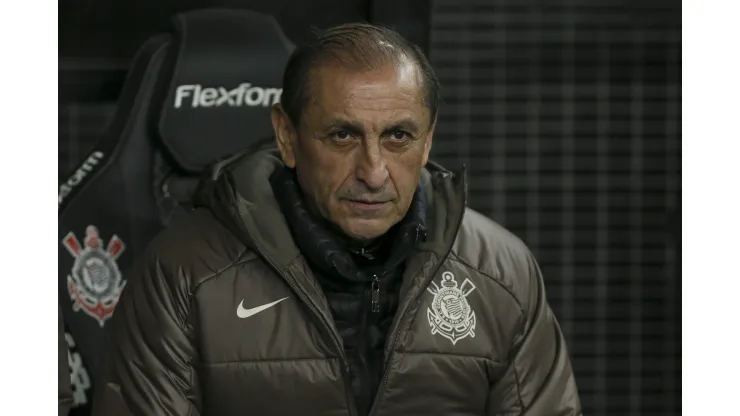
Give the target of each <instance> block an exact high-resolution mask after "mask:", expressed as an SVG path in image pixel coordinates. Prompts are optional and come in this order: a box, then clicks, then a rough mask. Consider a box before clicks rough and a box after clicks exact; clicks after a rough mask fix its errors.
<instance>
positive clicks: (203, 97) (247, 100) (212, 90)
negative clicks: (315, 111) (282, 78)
mask: <svg viewBox="0 0 740 416" xmlns="http://www.w3.org/2000/svg"><path fill="white" fill-rule="evenodd" d="M282 93H283V89H282V88H263V87H258V86H256V85H252V84H250V83H248V82H244V83H241V84H239V86H238V87H236V88H226V87H203V86H202V85H200V84H195V85H180V86H178V87H177V89H175V108H180V107H189V108H196V107H206V108H208V107H269V106H271V105H273V104H275V103H277V102H279V101H280V95H281V94H282Z"/></svg>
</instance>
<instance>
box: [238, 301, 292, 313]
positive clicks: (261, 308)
mask: <svg viewBox="0 0 740 416" xmlns="http://www.w3.org/2000/svg"><path fill="white" fill-rule="evenodd" d="M285 299H288V298H282V299H278V300H276V301H275V302H271V303H268V304H266V305H261V306H257V307H256V308H251V309H245V308H244V306H242V305H243V304H244V301H243V300H242V301H241V302H240V303H239V306H238V307H237V308H236V316H238V317H240V318H249V317H250V316H252V315H257V314H258V313H260V312H262V311H264V310H266V309H270V308H272V307H273V306H275V305H277V304H278V303H280V302H282V301H284V300H285Z"/></svg>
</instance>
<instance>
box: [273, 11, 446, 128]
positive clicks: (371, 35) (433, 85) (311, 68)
mask: <svg viewBox="0 0 740 416" xmlns="http://www.w3.org/2000/svg"><path fill="white" fill-rule="evenodd" d="M329 62H336V63H339V64H340V65H342V66H344V67H346V68H351V69H358V70H371V69H376V68H382V67H384V66H388V65H394V64H395V65H399V64H403V63H406V62H411V63H412V64H414V65H415V66H416V67H417V68H418V70H419V73H420V74H421V78H422V88H424V90H425V91H424V94H423V97H422V100H423V103H424V105H426V106H427V108H429V110H430V113H431V116H430V121H429V122H430V124H431V123H432V122H433V121H434V117H435V116H436V114H437V108H438V107H439V102H440V91H439V89H440V87H439V80H438V79H437V76H436V74H435V73H434V69H432V65H431V64H430V63H429V60H428V59H427V58H426V56H424V52H422V50H421V49H420V48H419V47H418V46H417V45H415V44H413V43H411V42H409V41H408V40H406V39H405V38H404V37H403V36H401V34H399V33H398V32H396V31H395V30H393V29H389V28H386V27H382V26H376V25H371V24H367V23H347V24H342V25H339V26H334V27H332V28H329V29H327V30H324V31H319V32H316V38H315V39H314V40H313V41H311V42H309V43H307V44H305V45H303V46H300V47H298V48H296V49H295V50H294V51H293V54H292V55H291V56H290V59H289V60H288V64H287V66H286V68H285V72H284V73H283V93H282V96H281V100H280V101H281V104H282V107H283V110H284V111H285V113H286V114H287V115H288V118H290V120H291V122H292V123H293V124H294V125H295V126H297V125H298V123H299V122H300V118H301V113H302V111H303V109H304V108H305V106H306V105H307V104H308V96H309V94H307V91H308V89H309V88H310V87H311V86H310V78H311V75H312V74H313V73H314V72H315V70H316V68H317V67H319V66H320V65H322V64H326V63H329Z"/></svg>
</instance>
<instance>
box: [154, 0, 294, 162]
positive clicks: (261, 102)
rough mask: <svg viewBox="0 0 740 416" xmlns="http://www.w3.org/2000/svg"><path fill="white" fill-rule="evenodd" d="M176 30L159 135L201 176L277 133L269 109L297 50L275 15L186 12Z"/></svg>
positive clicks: (177, 157)
mask: <svg viewBox="0 0 740 416" xmlns="http://www.w3.org/2000/svg"><path fill="white" fill-rule="evenodd" d="M174 31H175V33H174V39H173V41H174V42H173V44H172V48H173V50H175V51H176V54H175V57H174V68H173V69H172V72H171V74H172V75H171V82H170V83H169V86H168V87H166V93H165V95H164V97H163V98H164V101H163V103H162V108H161V111H160V113H159V123H158V129H159V135H160V137H161V138H162V141H163V144H164V146H165V148H166V149H167V150H168V151H169V153H170V155H171V156H172V158H173V159H174V161H175V162H176V163H177V164H178V165H179V166H180V167H181V168H182V169H184V170H186V171H190V172H199V171H201V170H202V169H203V168H205V167H206V166H207V165H208V164H209V163H210V162H212V161H213V160H215V159H218V158H221V157H223V156H226V155H230V154H233V153H236V152H239V151H242V150H243V149H244V148H246V147H248V146H249V145H250V144H251V143H252V142H253V141H255V140H259V139H261V138H264V137H267V136H271V135H272V134H273V133H272V127H271V123H270V107H271V106H272V105H273V104H274V103H277V102H279V101H280V95H281V93H282V75H283V70H284V68H285V65H286V63H287V61H288V58H289V56H290V54H291V52H292V51H293V49H294V46H293V44H292V43H291V42H290V41H289V40H288V38H287V37H286V36H285V35H284V34H283V32H282V30H281V29H280V27H279V26H278V24H277V22H276V21H275V19H274V18H273V17H272V16H269V15H266V14H261V13H257V12H253V11H249V10H228V9H206V10H198V11H193V12H186V13H182V14H180V15H177V16H176V17H175V18H174Z"/></svg>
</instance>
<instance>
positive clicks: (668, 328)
mask: <svg viewBox="0 0 740 416" xmlns="http://www.w3.org/2000/svg"><path fill="white" fill-rule="evenodd" d="M432 4H433V6H432V31H431V45H430V54H431V59H432V63H433V65H434V66H435V68H436V70H437V73H438V75H439V77H440V78H441V82H442V87H443V97H444V100H445V105H444V106H443V108H442V109H441V111H440V116H439V117H440V118H439V123H438V130H437V134H436V136H435V144H434V148H433V153H434V156H435V158H436V160H437V161H439V162H442V163H443V164H444V165H446V166H448V167H459V166H460V165H461V164H463V163H465V164H467V166H468V168H469V173H470V177H471V179H470V205H471V207H473V208H475V209H478V210H480V211H482V212H483V213H485V214H486V215H488V216H490V217H492V218H494V219H496V220H497V221H499V222H501V223H502V224H504V225H505V226H506V227H507V228H509V229H510V230H512V231H513V232H514V233H515V234H517V235H518V236H520V237H521V238H522V239H523V240H524V241H525V242H526V243H527V244H528V245H529V246H530V247H531V248H532V250H533V251H534V253H535V255H536V257H537V258H538V259H539V262H540V266H541V268H542V270H543V273H544V275H545V279H546V285H547V290H548V298H549V300H550V303H551V305H552V308H553V310H554V311H555V313H556V315H557V316H558V318H559V320H560V322H561V323H562V326H563V330H564V332H565V334H566V337H567V340H568V345H569V349H570V351H571V355H572V358H573V365H574V368H575V371H576V375H577V382H578V385H579V388H580V391H581V395H582V399H583V403H584V406H585V409H584V414H587V415H646V416H647V415H650V416H654V415H677V414H680V397H681V396H680V388H681V381H680V376H681V367H680V351H681V345H680V333H681V329H680V310H681V309H680V308H681V306H680V305H681V303H680V251H678V250H677V247H678V246H677V242H676V241H675V240H674V236H680V211H678V214H677V216H676V215H673V213H674V210H680V199H679V196H678V192H680V189H681V179H680V172H681V162H680V160H681V159H680V157H681V125H680V122H681V106H680V103H681V26H680V25H681V20H680V13H681V11H680V10H681V9H680V7H681V6H680V2H673V3H667V2H656V1H647V2H645V1H643V2H640V3H638V2H624V1H621V2H618V1H609V0H600V1H593V0H570V1H559V2H548V1H544V0H542V1H531V0H487V1H469V0H468V1H460V0H434V1H433V2H432ZM676 218H678V221H679V222H678V223H677V222H676V221H675V219H676ZM672 228H673V230H672ZM675 228H678V233H677V234H676V233H675V231H676V230H675Z"/></svg>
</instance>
